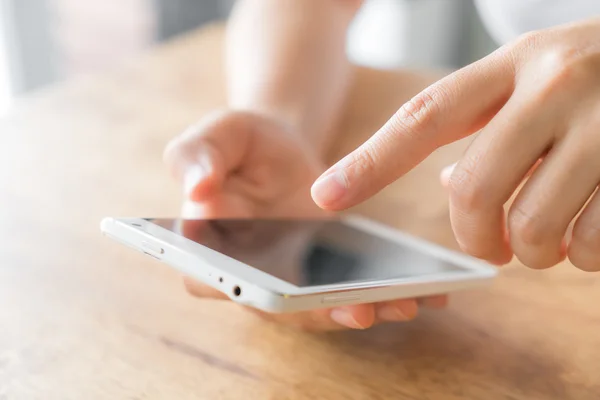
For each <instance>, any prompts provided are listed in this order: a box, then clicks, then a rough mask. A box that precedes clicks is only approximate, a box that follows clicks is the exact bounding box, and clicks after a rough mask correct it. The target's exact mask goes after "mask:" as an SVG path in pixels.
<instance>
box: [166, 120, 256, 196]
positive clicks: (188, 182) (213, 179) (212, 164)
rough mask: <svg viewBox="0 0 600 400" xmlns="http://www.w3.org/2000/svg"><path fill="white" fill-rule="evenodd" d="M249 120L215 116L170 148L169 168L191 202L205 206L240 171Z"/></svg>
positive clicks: (193, 129)
mask: <svg viewBox="0 0 600 400" xmlns="http://www.w3.org/2000/svg"><path fill="white" fill-rule="evenodd" d="M249 120H250V117H248V116H247V115H232V114H231V113H228V112H215V113H213V114H211V115H209V116H207V117H205V118H204V119H202V121H200V122H199V123H198V124H196V125H193V126H191V127H190V128H188V129H187V130H186V131H184V132H183V133H182V134H181V135H179V136H178V137H176V138H175V139H173V140H172V141H171V142H170V143H169V144H168V145H167V147H166V149H165V152H164V161H165V164H166V165H167V167H168V168H169V170H170V171H171V173H172V175H173V176H174V177H175V178H176V179H177V180H178V181H180V182H181V183H182V185H183V188H184V192H185V194H186V196H187V198H188V200H192V201H195V202H202V201H204V200H206V199H207V198H208V197H210V196H212V195H214V194H215V192H216V191H218V190H219V189H220V187H221V185H222V184H223V182H224V180H225V178H226V176H227V174H228V173H229V172H230V171H233V170H235V169H236V168H238V167H239V165H240V163H241V161H242V159H243V156H244V152H245V149H246V147H247V141H248V136H249V135H248V130H249V129H248V125H249V124H250V123H251V122H252V121H249Z"/></svg>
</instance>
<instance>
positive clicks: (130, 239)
mask: <svg viewBox="0 0 600 400" xmlns="http://www.w3.org/2000/svg"><path fill="white" fill-rule="evenodd" d="M339 220H340V221H341V222H342V223H344V224H347V225H349V226H351V227H354V228H357V229H360V230H362V231H364V232H367V233H369V234H372V235H376V236H379V237H382V238H385V239H389V240H391V241H393V242H395V243H399V244H400V245H404V246H409V247H412V248H414V249H416V250H417V251H420V252H423V253H425V254H428V255H430V256H431V257H433V258H436V259H439V260H444V261H447V262H450V263H452V264H455V265H456V266H459V267H461V268H463V269H464V271H450V272H441V273H436V274H427V275H422V276H411V277H403V278H395V279H383V280H376V281H363V282H349V283H338V284H331V285H318V286H306V287H300V286H296V285H293V284H291V283H289V282H286V281H284V280H281V279H279V278H276V277H274V276H272V275H269V274H268V273H266V272H263V271H261V270H259V269H257V268H254V267H252V266H251V265H248V264H245V263H243V262H241V261H238V260H235V259H233V258H230V257H229V256H227V255H225V254H222V253H219V252H218V251H216V250H213V249H210V248H208V247H205V246H203V245H201V244H199V243H196V242H194V241H193V240H190V239H187V238H185V237H183V236H181V235H179V234H177V233H175V232H172V231H170V230H168V229H166V228H163V227H161V226H159V225H157V224H155V223H153V222H152V221H148V220H146V219H142V218H122V219H121V218H119V219H115V218H107V219H105V220H103V222H102V230H103V231H104V232H105V233H107V234H109V235H110V236H112V237H113V238H115V239H117V240H119V241H120V242H123V243H124V244H126V245H129V246H130V247H133V248H135V249H137V250H140V251H144V248H143V247H142V245H141V242H140V237H141V238H142V239H143V238H144V237H145V238H146V241H147V243H152V244H153V245H155V246H160V247H161V248H163V249H164V251H165V252H169V253H173V252H174V251H177V252H178V253H183V254H179V255H178V256H179V257H181V256H186V258H185V260H183V258H182V259H180V260H178V261H176V262H173V260H171V262H170V264H171V265H173V266H174V267H175V268H177V269H179V270H181V271H182V272H184V273H186V274H189V275H191V276H192V277H193V278H196V279H198V280H201V281H203V282H205V283H209V284H212V286H214V287H217V288H218V287H219V285H216V282H211V281H210V279H212V278H214V279H218V277H217V275H219V273H222V274H224V275H227V276H228V277H233V278H234V279H237V280H239V281H240V282H243V283H245V284H246V285H248V284H251V285H254V286H257V287H259V288H262V289H264V290H267V291H269V292H273V293H276V294H279V295H282V296H307V295H313V294H323V293H332V292H343V291H350V290H360V289H371V288H382V287H389V286H395V287H401V286H411V285H415V284H420V285H422V284H427V283H440V282H447V283H453V282H461V281H465V280H468V281H471V280H479V279H481V280H488V279H492V278H493V277H494V276H495V275H496V274H497V271H496V268H494V267H493V266H491V265H489V264H487V263H485V262H483V261H480V260H477V259H474V258H472V257H469V256H467V255H464V254H460V253H458V252H455V251H452V250H449V249H446V248H444V247H441V246H438V245H435V244H433V243H430V242H427V241H425V240H423V239H419V238H416V237H413V236H410V235H408V234H405V233H402V232H400V231H397V230H395V229H393V228H389V227H387V226H384V225H382V224H379V223H376V222H374V221H371V220H368V219H366V218H363V217H359V216H345V217H340V218H339ZM140 235H141V236H140ZM144 252H146V251H144ZM150 255H152V254H150ZM154 256H155V258H159V259H162V258H163V257H161V256H160V255H154ZM164 258H165V259H164V261H166V262H169V260H168V259H169V258H170V257H164ZM193 259H196V260H197V261H200V263H194V262H193V261H192V260H193ZM207 280H209V281H208V282H207ZM228 280H231V279H228Z"/></svg>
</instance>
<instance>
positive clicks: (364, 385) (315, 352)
mask: <svg viewBox="0 0 600 400" xmlns="http://www.w3.org/2000/svg"><path fill="white" fill-rule="evenodd" d="M221 53H222V29H221V28H220V27H213V28H210V29H207V30H204V31H200V32H196V33H194V34H192V35H190V36H187V37H184V38H182V39H180V40H178V41H176V42H173V43H170V44H167V45H166V46H164V47H161V48H158V49H155V50H153V51H152V52H151V53H150V54H148V55H146V56H144V57H142V58H140V59H137V60H135V61H134V62H131V63H129V64H128V65H123V66H121V67H120V68H118V69H117V70H114V71H111V72H108V73H106V74H104V75H101V76H90V77H85V78H81V79H78V80H76V81H71V82H68V83H66V84H60V85H57V86H55V87H51V88H48V89H46V90H44V91H42V92H38V93H36V94H35V95H33V96H29V97H28V98H26V99H23V100H21V101H19V102H18V104H17V106H16V107H15V109H14V111H13V112H12V113H10V115H9V116H7V117H6V118H4V119H3V120H2V121H1V122H0V206H1V207H0V260H1V264H0V399H2V400H6V399H11V400H12V399H44V400H51V399H61V400H63V399H182V400H183V399H388V398H390V399H411V400H413V399H441V400H453V399H527V400H531V399H577V400H586V399H598V398H600V368H599V367H600V333H599V332H600V306H599V305H600V275H598V274H587V273H583V272H580V271H578V270H576V269H574V268H573V267H571V266H569V265H567V264H565V265H561V266H559V267H557V268H554V269H551V270H547V271H531V270H528V269H526V268H524V267H522V266H519V265H517V264H516V263H515V264H513V265H510V266H507V267H505V268H503V269H502V272H501V274H500V277H499V279H498V280H497V282H496V283H495V284H494V285H493V286H492V287H491V288H489V289H486V290H476V291H468V292H462V293H458V294H456V295H454V296H453V297H452V300H451V305H450V307H449V308H448V309H447V310H444V311H423V312H422V314H421V315H420V316H419V317H418V318H417V319H416V320H415V321H414V322H411V323H405V324H391V325H385V326H380V327H377V328H374V329H371V330H367V331H361V332H342V333H332V334H307V333H303V332H298V331H294V330H292V329H288V328H285V327H282V326H278V325H274V324H270V323H265V322H263V321H262V320H260V319H258V318H257V317H255V316H253V315H250V314H249V313H247V312H244V311H243V310H242V309H240V308H238V307H237V306H235V305H234V304H231V303H227V302H219V301H208V300H198V299H194V298H191V297H189V296H188V295H187V294H186V293H185V291H184V290H183V288H182V284H181V278H180V276H179V275H178V274H177V273H176V272H174V271H173V270H172V269H170V268H168V267H167V266H165V265H162V264H160V263H159V262H156V261H153V260H151V259H149V258H145V257H143V256H142V255H140V254H138V253H136V252H133V251H131V250H129V249H127V248H124V247H122V246H120V245H118V244H115V243H113V242H112V241H110V240H108V239H105V238H104V237H102V236H101V234H100V233H99V229H98V223H99V220H100V218H101V217H103V216H108V215H122V216H173V215H176V214H177V213H178V211H179V202H180V201H181V195H180V188H179V187H178V186H177V185H176V184H175V183H174V182H173V181H171V180H170V179H169V177H168V176H167V174H166V172H165V169H164V168H163V165H162V161H161V153H162V149H163V146H164V145H165V143H166V142H167V140H168V139H169V138H170V137H172V136H173V135H175V134H176V133H178V132H179V131H180V130H181V129H183V128H184V127H186V126H187V125H188V124H190V123H192V122H194V121H195V120H197V119H198V118H199V117H200V116H201V115H203V113H205V112H207V111H209V110H211V109H213V108H215V107H220V106H222V105H223V104H224V88H223V76H222V72H221V69H222V64H221V58H222V57H221V56H222V54H221ZM426 83H427V82H426V80H425V79H420V78H417V77H416V76H415V75H414V74H411V73H408V72H405V73H392V72H377V71H373V70H367V69H359V70H358V71H357V75H356V82H355V84H354V87H353V89H352V94H351V97H350V100H349V102H348V105H347V110H346V116H345V118H344V121H343V124H342V126H341V127H340V136H339V140H338V141H339V145H338V146H336V151H335V154H334V155H333V157H337V156H341V155H342V154H343V153H345V152H347V151H349V150H350V149H352V148H353V147H354V146H356V145H357V144H358V143H360V141H362V140H364V139H365V138H366V137H367V136H368V135H369V134H370V133H372V132H373V130H374V129H376V128H377V127H378V125H379V124H381V123H382V122H384V121H385V119H386V118H387V116H389V115H390V114H391V113H392V112H393V111H394V110H395V109H396V108H397V107H398V106H399V105H401V103H402V102H403V101H405V100H406V99H408V98H409V97H410V96H411V95H412V94H414V93H416V92H417V91H418V90H419V89H420V88H422V87H423V86H424V85H425V84H426ZM464 145H465V144H464V143H458V144H456V145H452V146H449V147H447V148H445V149H443V150H441V151H439V152H436V153H435V154H434V155H433V156H432V157H430V159H428V160H427V161H426V162H425V163H424V164H422V165H421V166H419V167H418V168H417V169H416V170H415V171H413V172H411V173H410V174H409V175H408V176H406V177H405V178H404V179H402V180H401V181H399V182H398V183H397V184H394V185H392V186H391V187H389V188H388V189H387V190H385V191H384V192H383V193H381V194H380V195H379V196H377V197H376V198H375V199H373V200H372V201H370V202H368V203H367V204H365V205H363V206H360V207H359V208H358V211H359V212H361V213H364V214H366V215H368V216H370V217H373V218H375V219H377V220H380V221H383V222H385V223H388V224H391V225H394V226H396V227H399V228H402V229H404V230H407V231H409V232H412V233H414V234H416V235H419V236H422V237H426V238H429V239H431V240H433V241H435V242H437V243H441V244H443V245H446V246H448V247H454V246H455V244H454V240H453V238H452V234H451V230H450V226H449V223H448V213H447V200H446V195H445V194H444V191H443V189H442V188H440V187H439V184H438V179H437V175H438V171H439V169H440V168H441V167H442V166H444V165H446V164H448V163H450V162H452V161H453V160H455V159H456V158H457V157H459V156H460V154H461V153H462V151H463V149H464Z"/></svg>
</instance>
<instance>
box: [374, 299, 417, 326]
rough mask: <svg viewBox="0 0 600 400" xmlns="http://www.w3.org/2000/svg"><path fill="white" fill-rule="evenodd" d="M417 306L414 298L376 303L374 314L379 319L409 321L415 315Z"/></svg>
mask: <svg viewBox="0 0 600 400" xmlns="http://www.w3.org/2000/svg"><path fill="white" fill-rule="evenodd" d="M418 311H419V306H418V305H417V301H416V300H415V299H398V300H392V301H385V302H382V303H378V304H376V315H377V319H378V320H379V321H384V322H401V321H410V320H412V319H414V318H415V317H416V316H417V313H418Z"/></svg>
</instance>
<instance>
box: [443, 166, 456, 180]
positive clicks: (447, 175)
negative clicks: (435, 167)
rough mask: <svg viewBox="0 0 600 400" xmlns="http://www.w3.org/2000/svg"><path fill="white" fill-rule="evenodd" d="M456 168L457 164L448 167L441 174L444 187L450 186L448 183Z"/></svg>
mask: <svg viewBox="0 0 600 400" xmlns="http://www.w3.org/2000/svg"><path fill="white" fill-rule="evenodd" d="M455 167H456V163H454V164H451V165H448V166H447V167H445V168H444V169H442V172H440V180H441V181H442V185H446V184H448V181H449V180H450V177H451V176H452V172H453V171H454V168H455Z"/></svg>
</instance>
